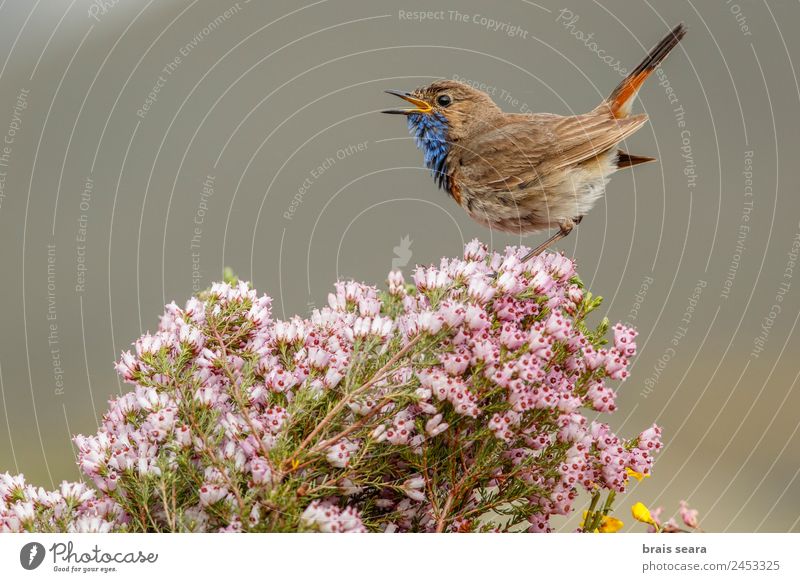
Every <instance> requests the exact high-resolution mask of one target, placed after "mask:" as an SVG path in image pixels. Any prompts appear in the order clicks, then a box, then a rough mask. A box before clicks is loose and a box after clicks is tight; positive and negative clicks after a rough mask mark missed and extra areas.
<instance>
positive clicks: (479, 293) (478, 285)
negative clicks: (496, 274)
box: [467, 277, 495, 305]
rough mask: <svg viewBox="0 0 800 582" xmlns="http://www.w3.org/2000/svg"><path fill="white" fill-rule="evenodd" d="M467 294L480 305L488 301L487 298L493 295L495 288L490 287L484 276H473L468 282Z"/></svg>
mask: <svg viewBox="0 0 800 582" xmlns="http://www.w3.org/2000/svg"><path fill="white" fill-rule="evenodd" d="M467 294H468V295H469V296H470V297H471V298H472V299H474V300H475V301H477V302H478V303H479V304H480V305H483V304H485V303H488V302H489V300H490V299H491V298H492V297H494V294H495V289H494V287H492V286H491V285H490V284H489V282H488V281H487V280H486V279H484V278H478V277H474V278H473V279H472V280H471V281H470V282H469V288H468V289H467Z"/></svg>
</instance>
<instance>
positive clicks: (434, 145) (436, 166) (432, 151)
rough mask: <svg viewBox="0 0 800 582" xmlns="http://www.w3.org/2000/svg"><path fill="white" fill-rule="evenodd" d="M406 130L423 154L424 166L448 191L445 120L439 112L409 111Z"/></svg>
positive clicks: (448, 146) (447, 146) (437, 182)
mask: <svg viewBox="0 0 800 582" xmlns="http://www.w3.org/2000/svg"><path fill="white" fill-rule="evenodd" d="M408 131H409V132H410V133H411V135H413V136H414V138H415V140H416V142H417V147H418V148H419V149H421V150H422V152H423V154H424V156H425V166H426V167H427V168H430V170H431V175H432V176H433V180H434V181H435V182H436V184H437V185H438V186H439V188H444V189H445V190H447V191H448V192H450V177H449V176H448V175H447V153H448V152H449V151H450V144H448V143H447V120H446V119H445V117H444V116H443V115H442V114H441V113H438V112H437V113H431V114H425V113H410V114H409V115H408Z"/></svg>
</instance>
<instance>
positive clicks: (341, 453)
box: [325, 439, 358, 469]
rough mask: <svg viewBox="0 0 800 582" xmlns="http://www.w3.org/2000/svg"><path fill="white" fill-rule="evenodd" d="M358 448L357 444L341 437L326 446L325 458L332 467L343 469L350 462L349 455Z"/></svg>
mask: <svg viewBox="0 0 800 582" xmlns="http://www.w3.org/2000/svg"><path fill="white" fill-rule="evenodd" d="M357 450H358V444H357V443H354V442H352V441H350V440H348V439H342V440H340V441H339V442H338V443H336V444H334V445H331V446H330V447H329V448H328V454H327V455H326V457H325V458H326V459H328V462H329V463H330V464H331V465H333V466H334V467H338V468H340V469H343V468H344V467H346V466H347V465H348V463H350V457H351V456H352V454H353V453H354V452H356V451H357Z"/></svg>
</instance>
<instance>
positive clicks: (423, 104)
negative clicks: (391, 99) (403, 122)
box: [381, 90, 433, 115]
mask: <svg viewBox="0 0 800 582" xmlns="http://www.w3.org/2000/svg"><path fill="white" fill-rule="evenodd" d="M386 92H387V93H389V94H390V95H397V96H398V97H400V99H405V100H406V101H408V102H409V103H411V105H414V107H407V108H405V109H384V110H383V111H381V113H394V114H398V115H408V114H409V113H430V112H431V111H433V107H431V105H430V103H428V102H427V101H424V100H422V99H417V98H416V97H414V96H413V95H412V94H411V93H407V92H405V91H391V90H388V91H386Z"/></svg>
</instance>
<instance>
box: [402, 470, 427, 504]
mask: <svg viewBox="0 0 800 582" xmlns="http://www.w3.org/2000/svg"><path fill="white" fill-rule="evenodd" d="M424 490H425V479H423V478H422V477H421V476H419V475H415V476H413V477H412V478H410V479H407V480H406V481H405V483H403V491H404V492H405V494H406V496H407V497H408V498H409V499H411V500H412V501H425V491H424Z"/></svg>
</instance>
